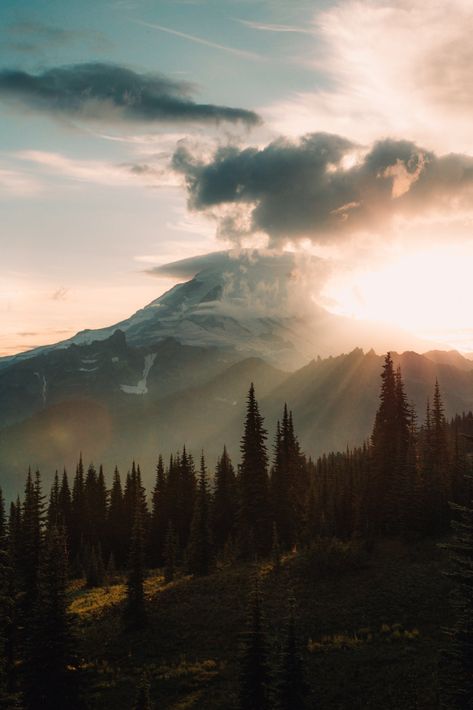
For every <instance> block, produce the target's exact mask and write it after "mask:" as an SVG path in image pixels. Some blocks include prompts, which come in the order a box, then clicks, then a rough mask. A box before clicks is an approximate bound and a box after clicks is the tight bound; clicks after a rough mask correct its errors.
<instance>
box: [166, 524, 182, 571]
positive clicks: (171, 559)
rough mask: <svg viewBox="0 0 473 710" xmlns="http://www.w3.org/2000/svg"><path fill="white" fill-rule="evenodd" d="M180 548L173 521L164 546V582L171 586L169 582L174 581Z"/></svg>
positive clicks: (169, 525) (169, 526)
mask: <svg viewBox="0 0 473 710" xmlns="http://www.w3.org/2000/svg"><path fill="white" fill-rule="evenodd" d="M178 548H179V541H178V539H177V534H176V531H175V529H174V525H173V524H172V520H170V521H169V524H168V529H167V531H166V541H165V544H164V581H165V582H166V584H169V582H172V581H173V579H174V574H175V571H176V563H177V554H178Z"/></svg>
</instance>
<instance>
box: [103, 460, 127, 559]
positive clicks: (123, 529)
mask: <svg viewBox="0 0 473 710" xmlns="http://www.w3.org/2000/svg"><path fill="white" fill-rule="evenodd" d="M107 531H108V540H107V542H108V550H109V551H110V553H111V554H113V556H114V559H115V561H116V563H117V566H118V568H119V569H123V567H124V566H125V564H126V561H127V560H126V550H127V545H128V540H129V537H127V526H126V519H125V506H124V502H123V491H122V484H121V480H120V473H119V471H118V468H117V467H115V471H114V472H113V483H112V489H111V492H110V506H109V508H108V512H107Z"/></svg>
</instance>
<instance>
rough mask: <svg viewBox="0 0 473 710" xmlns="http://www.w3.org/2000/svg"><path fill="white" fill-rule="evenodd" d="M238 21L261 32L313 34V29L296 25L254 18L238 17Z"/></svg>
mask: <svg viewBox="0 0 473 710" xmlns="http://www.w3.org/2000/svg"><path fill="white" fill-rule="evenodd" d="M237 22H240V23H241V24H242V25H245V27H249V28H250V29H251V30H259V31H261V32H283V33H287V32H289V33H296V34H313V32H312V30H310V29H307V28H305V27H296V26H295V25H279V24H273V23H268V22H255V21H253V20H242V19H239V18H237Z"/></svg>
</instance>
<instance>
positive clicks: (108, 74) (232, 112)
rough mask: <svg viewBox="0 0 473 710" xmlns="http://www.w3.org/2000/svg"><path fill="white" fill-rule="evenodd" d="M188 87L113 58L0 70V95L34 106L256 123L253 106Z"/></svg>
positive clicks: (140, 117)
mask: <svg viewBox="0 0 473 710" xmlns="http://www.w3.org/2000/svg"><path fill="white" fill-rule="evenodd" d="M191 90H192V87H191V85H190V84H188V83H186V82H182V81H174V80H172V79H169V78H168V77H166V76H164V75H162V74H156V73H154V74H145V73H141V74H140V73H138V72H135V71H133V70H131V69H128V68H127V67H123V66H119V65H116V64H105V63H99V62H95V63H89V64H75V65H71V66H62V67H55V68H52V69H47V70H45V71H43V72H42V73H40V74H30V73H28V72H25V71H21V70H19V69H3V70H1V71H0V98H3V99H8V100H13V101H17V102H20V103H22V104H25V105H27V106H28V107H29V108H32V109H35V110H41V111H46V112H48V113H51V114H67V115H72V116H74V117H75V118H78V117H82V118H91V119H99V120H111V119H113V118H120V119H123V120H127V121H204V122H209V121H231V122H238V121H240V122H242V123H245V124H247V125H250V126H251V125H256V124H258V123H259V122H260V119H259V117H258V116H257V114H256V113H254V112H253V111H246V110H244V109H240V108H228V107H226V106H215V105H213V104H199V103H196V102H195V101H193V100H192V98H191Z"/></svg>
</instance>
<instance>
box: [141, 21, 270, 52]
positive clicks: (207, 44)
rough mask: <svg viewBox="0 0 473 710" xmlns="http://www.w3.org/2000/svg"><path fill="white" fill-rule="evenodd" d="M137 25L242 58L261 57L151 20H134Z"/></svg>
mask: <svg viewBox="0 0 473 710" xmlns="http://www.w3.org/2000/svg"><path fill="white" fill-rule="evenodd" d="M135 22H136V23H137V24H139V25H144V26H145V27H149V28H150V29H153V30H158V32H165V33H166V34H170V35H174V36H175V37H181V38H182V39H187V40H189V41H190V42H195V43H196V44H203V45H204V46H205V47H211V48H212V49H218V50H220V51H223V52H228V53H229V54H233V55H235V56H237V57H241V58H242V59H252V60H258V61H259V60H262V59H263V57H262V56H261V55H260V54H257V53H256V52H248V51H246V50H243V49H236V48H235V47H229V46H228V45H226V44H219V43H217V42H211V41H210V40H208V39H203V38H202V37H197V36H196V35H190V34H187V32H180V31H179V30H174V29H172V28H171V27H165V26H164V25H157V24H156V23H152V22H143V21H142V20H135Z"/></svg>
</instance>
